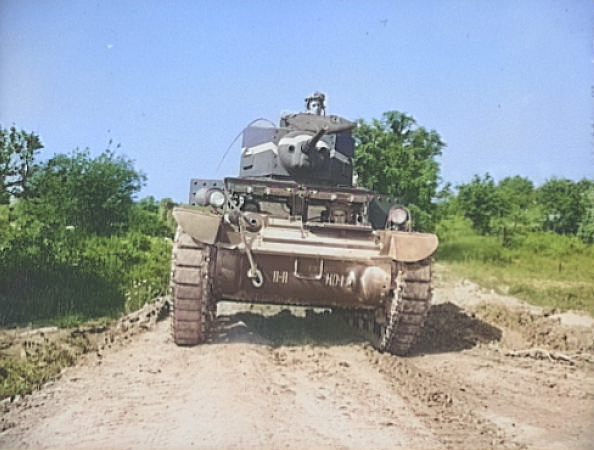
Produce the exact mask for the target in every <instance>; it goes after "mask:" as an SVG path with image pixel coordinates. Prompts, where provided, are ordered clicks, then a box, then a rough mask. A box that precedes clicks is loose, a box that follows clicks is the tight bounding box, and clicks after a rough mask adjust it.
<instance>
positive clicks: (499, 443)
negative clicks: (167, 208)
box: [0, 267, 594, 450]
mask: <svg viewBox="0 0 594 450" xmlns="http://www.w3.org/2000/svg"><path fill="white" fill-rule="evenodd" d="M436 275H437V276H436V279H435V290H434V305H433V307H432V309H431V312H430V316H429V319H428V323H427V326H426V329H425V332H424V334H423V336H422V337H421V339H420V341H419V343H418V345H417V346H416V347H415V349H414V351H413V352H412V355H411V356H409V357H406V358H399V357H395V356H391V355H387V354H381V353H379V352H377V351H376V350H375V349H373V348H372V347H371V346H370V345H369V344H367V343H366V341H365V339H363V338H362V337H361V336H359V335H357V334H356V333H354V332H353V330H352V329H349V328H348V327H346V326H344V325H343V324H342V322H339V321H338V318H336V317H334V316H333V315H332V314H331V313H329V312H323V311H314V312H307V313H306V311H304V310H297V309H293V310H291V312H289V311H281V310H280V309H279V308H274V307H265V306H258V307H250V306H249V305H237V304H231V303H222V304H219V318H218V322H217V327H216V330H215V332H214V333H213V335H212V339H211V341H210V342H209V343H208V344H205V345H201V346H197V347H191V348H181V347H177V346H176V345H174V343H173V342H172V340H171V337H170V331H171V330H170V327H171V320H170V319H169V318H167V319H165V320H162V321H160V322H158V323H157V324H156V326H154V327H153V328H152V329H150V330H149V331H146V332H144V333H141V334H137V335H135V336H133V337H132V338H131V339H127V340H126V342H125V343H122V342H120V343H117V342H116V343H114V344H112V345H111V346H110V348H106V349H104V350H102V351H101V352H94V353H93V354H91V355H87V356H86V357H85V358H83V359H81V361H80V363H79V364H78V365H77V366H76V367H72V368H69V369H67V370H66V371H65V372H64V373H63V374H62V376H61V378H60V379H59V380H57V381H55V382H53V383H50V384H48V385H46V386H45V387H44V388H43V389H41V390H39V391H37V392H35V393H34V394H32V395H30V396H27V397H26V398H24V399H20V400H19V401H17V402H14V403H12V404H6V403H5V405H4V412H2V413H1V414H2V417H1V419H2V424H3V428H6V429H5V431H3V432H2V433H1V434H0V448H31V449H73V448H76V449H108V448H109V449H128V448H129V449H185V448H196V449H281V448H282V449H285V448H286V449H371V448H373V449H375V450H379V449H399V448H406V449H409V448H415V449H429V448H431V449H434V448H435V449H440V448H455V449H458V448H461V449H481V448H502V449H503V448H511V449H519V448H529V449H532V448H538V449H540V448H542V449H591V448H594V321H593V320H592V319H591V318H589V317H586V316H583V315H580V314H573V313H569V314H554V313H551V312H548V311H543V310H540V309H538V308H534V307H528V306H526V305H524V304H522V303H521V302H519V301H518V300H516V299H514V298H511V297H506V296H501V295H498V294H495V293H492V292H486V291H483V290H481V289H479V288H478V287H476V286H475V285H473V284H472V283H469V282H468V281H464V280H459V279H456V278H454V277H452V276H451V275H449V274H447V273H446V272H445V271H444V269H443V268H440V267H438V268H437V271H436Z"/></svg>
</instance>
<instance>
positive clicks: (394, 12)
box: [0, 0, 594, 201]
mask: <svg viewBox="0 0 594 450" xmlns="http://www.w3.org/2000/svg"><path fill="white" fill-rule="evenodd" d="M593 30H594V2H592V0H517V1H511V0H498V1H491V0H474V1H471V0H461V1H450V0H439V1H432V0H401V1H396V0H381V1H380V0H342V1H339V0H326V1H324V0H316V1H313V0H310V1H308V0H303V1H290V0H282V1H272V0H267V1H264V0H261V1H255V0H243V1H225V0H202V1H189V0H188V1H182V0H170V1H148V0H145V1H138V0H118V1H115V0H111V1H107V0H95V1H77V0H67V1H59V0H51V1H50V0H0V124H1V125H2V126H3V127H4V128H7V127H9V126H11V125H13V124H14V125H16V126H17V128H20V129H25V130H27V131H32V132H35V133H36V134H38V135H39V136H40V137H41V140H42V142H43V144H44V146H45V148H44V150H43V151H42V153H41V154H40V157H41V158H42V159H46V158H49V157H51V156H52V155H53V154H55V153H69V152H71V151H72V150H74V149H75V148H81V149H82V148H87V147H88V148H90V150H91V153H92V154H98V153H100V152H101V151H103V150H104V149H105V148H106V147H107V146H108V142H109V141H110V140H112V141H113V144H112V148H115V144H118V143H119V144H121V148H119V149H118V153H120V154H125V155H126V156H128V157H129V158H131V159H133V160H134V161H135V167H136V168H137V169H138V170H140V171H142V172H144V173H145V174H146V175H147V177H148V182H147V185H146V187H145V188H144V189H143V190H142V192H141V193H140V197H144V196H148V195H152V196H154V197H156V198H157V199H160V198H164V197H171V198H173V199H174V200H176V201H186V199H187V191H188V187H189V180H190V178H192V177H202V178H222V177H224V176H235V175H237V174H238V170H239V144H237V143H236V144H235V145H234V146H233V147H232V148H231V150H230V151H229V153H228V155H227V157H226V158H225V160H224V161H223V162H222V164H221V166H220V168H219V169H218V170H217V166H218V165H219V162H220V160H221V158H222V156H223V153H224V152H225V150H226V149H227V148H228V147H229V145H230V144H231V143H232V141H233V139H234V138H235V137H236V136H237V134H238V133H239V132H240V131H241V130H242V129H243V127H244V126H246V125H247V124H248V123H249V122H250V121H252V120H253V119H256V118H259V117H263V118H267V119H270V120H272V121H274V122H278V117H279V114H280V112H281V111H286V110H290V111H300V110H302V109H303V106H304V102H303V100H304V98H305V97H306V96H308V95H310V94H311V93H312V92H314V91H316V90H318V91H321V92H324V93H326V95H327V98H328V105H327V106H328V113H331V114H338V115H341V116H344V117H346V118H349V119H352V120H354V119H358V118H362V119H364V120H366V121H371V120H372V119H374V118H380V117H381V115H382V114H383V113H384V112H386V111H390V110H398V111H402V112H405V113H407V114H409V115H412V116H413V117H414V118H415V119H416V120H417V122H418V123H419V124H420V125H422V126H424V127H425V128H428V129H434V130H436V131H437V132H438V133H439V134H440V135H441V137H442V139H443V140H444V141H445V142H446V143H447V147H446V148H445V149H444V151H443V156H442V157H441V158H440V163H441V177H442V179H443V180H444V181H449V182H452V183H453V184H454V185H455V184H459V183H465V182H469V181H471V179H472V176H473V175H474V174H480V175H483V174H485V173H486V172H489V173H490V174H491V175H492V176H493V177H494V178H495V179H496V180H500V179H502V178H504V177H506V176H513V175H521V176H525V177H528V178H529V179H531V180H532V181H533V182H535V183H536V184H537V185H538V184H541V183H542V182H544V181H545V180H547V179H549V178H552V177H558V178H561V177H563V178H570V179H573V180H579V179H581V178H584V177H587V178H593V177H594V137H593V122H594V87H593V85H594V64H593V60H594V51H593V48H594V46H593V41H594V38H593V33H594V31H593Z"/></svg>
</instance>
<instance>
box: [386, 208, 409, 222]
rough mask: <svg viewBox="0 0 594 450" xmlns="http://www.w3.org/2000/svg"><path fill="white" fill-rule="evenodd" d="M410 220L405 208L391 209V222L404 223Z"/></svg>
mask: <svg viewBox="0 0 594 450" xmlns="http://www.w3.org/2000/svg"><path fill="white" fill-rule="evenodd" d="M407 220H408V213H407V212H406V210H405V209H402V208H394V209H391V210H390V222H392V223H395V224H396V225H402V224H403V223H404V222H406V221H407Z"/></svg>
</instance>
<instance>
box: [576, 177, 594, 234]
mask: <svg viewBox="0 0 594 450" xmlns="http://www.w3.org/2000/svg"><path fill="white" fill-rule="evenodd" d="M583 198H584V203H585V208H584V215H583V216H582V219H581V220H580V224H579V226H578V231H577V236H578V237H579V238H580V239H581V240H582V241H583V242H585V243H587V244H594V185H593V186H590V187H589V188H588V190H587V191H586V192H584V193H583Z"/></svg>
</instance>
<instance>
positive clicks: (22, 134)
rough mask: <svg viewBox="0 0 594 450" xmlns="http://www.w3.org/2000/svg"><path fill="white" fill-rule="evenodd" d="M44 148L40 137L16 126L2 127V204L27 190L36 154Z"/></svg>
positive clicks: (0, 181)
mask: <svg viewBox="0 0 594 450" xmlns="http://www.w3.org/2000/svg"><path fill="white" fill-rule="evenodd" d="M41 148H43V145H42V144H41V141H40V140H39V137H38V136H37V135H35V134H34V133H28V132H26V131H24V130H21V131H18V130H17V129H16V128H15V127H14V126H13V127H11V128H10V130H6V129H4V128H2V127H0V204H7V203H8V202H9V200H10V197H11V196H15V197H18V196H21V195H23V194H24V193H25V192H26V189H27V182H28V180H29V176H30V175H31V169H32V168H33V161H34V158H35V154H36V153H37V152H38V151H39V150H40V149H41Z"/></svg>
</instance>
